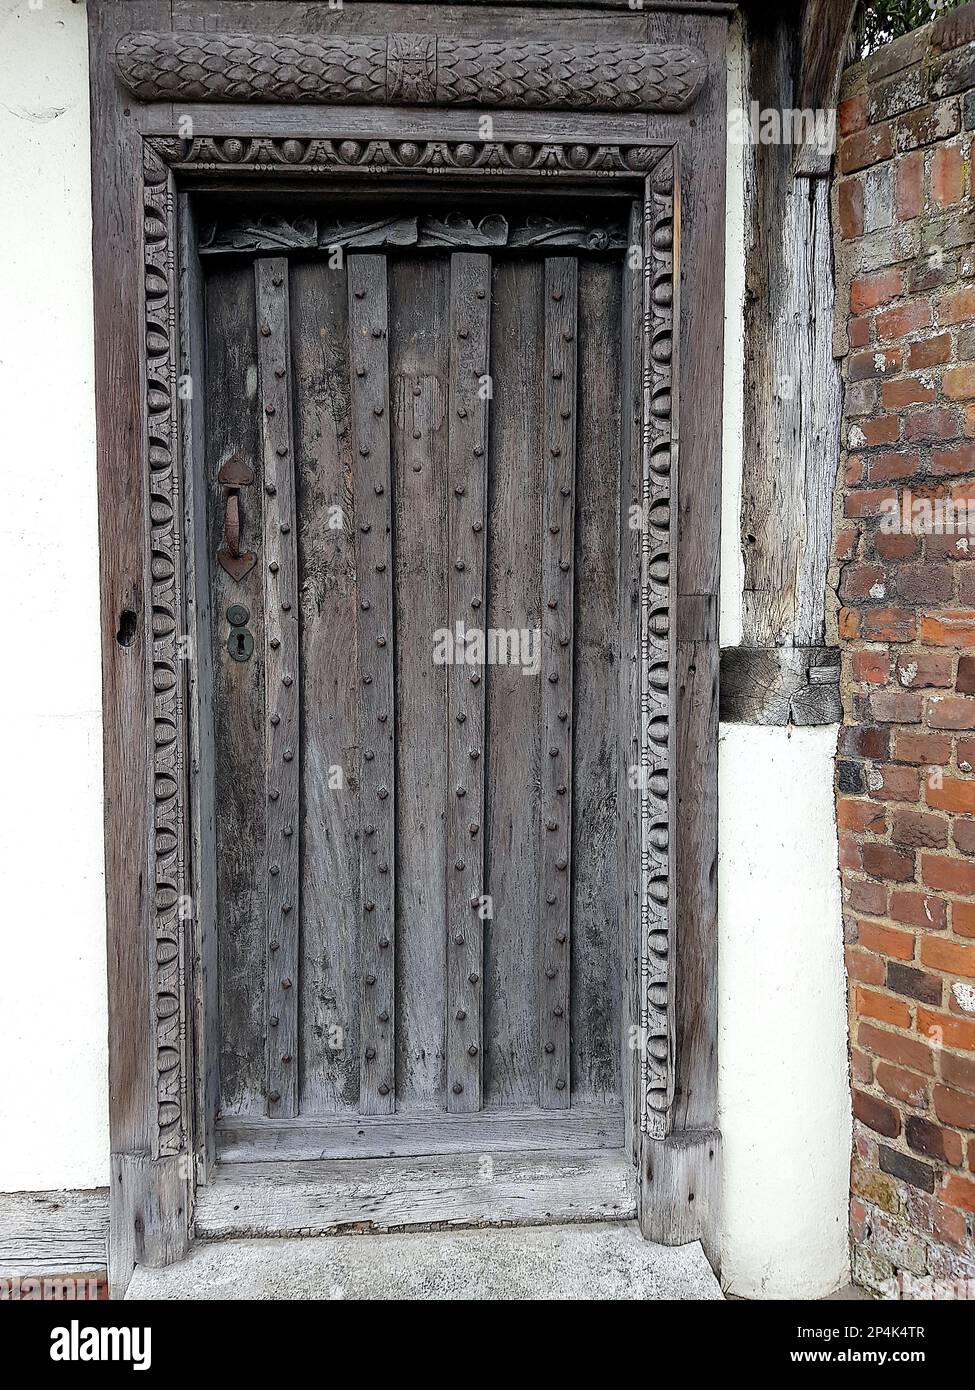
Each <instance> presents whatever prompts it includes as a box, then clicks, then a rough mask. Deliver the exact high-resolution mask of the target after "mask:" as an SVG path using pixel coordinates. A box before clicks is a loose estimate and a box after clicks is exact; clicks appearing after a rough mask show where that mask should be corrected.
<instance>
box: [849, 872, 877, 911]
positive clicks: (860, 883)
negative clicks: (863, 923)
mask: <svg viewBox="0 0 975 1390" xmlns="http://www.w3.org/2000/svg"><path fill="white" fill-rule="evenodd" d="M847 889H848V891H847V897H848V899H849V903H850V906H851V907H852V908H853V910H854V912H866V913H869V914H870V915H871V916H873V917H883V915H884V914H885V912H886V911H887V889H886V888H885V887H884V885H883V884H882V883H871V882H870V880H869V879H866V878H861V879H853V880H851V881H850V882H849V883H848V884H847Z"/></svg>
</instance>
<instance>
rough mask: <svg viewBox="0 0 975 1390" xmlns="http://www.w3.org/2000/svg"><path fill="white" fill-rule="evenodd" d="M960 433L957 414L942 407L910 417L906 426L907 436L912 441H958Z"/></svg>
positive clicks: (922, 411) (921, 411)
mask: <svg viewBox="0 0 975 1390" xmlns="http://www.w3.org/2000/svg"><path fill="white" fill-rule="evenodd" d="M959 432H960V431H959V428H958V415H957V413H956V412H955V411H954V410H944V409H942V408H940V407H935V408H933V409H931V410H919V411H918V412H917V413H916V414H914V415H908V417H907V422H906V424H905V426H904V433H905V436H906V437H907V438H908V439H909V440H912V441H913V440H936V439H957V438H958V435H959Z"/></svg>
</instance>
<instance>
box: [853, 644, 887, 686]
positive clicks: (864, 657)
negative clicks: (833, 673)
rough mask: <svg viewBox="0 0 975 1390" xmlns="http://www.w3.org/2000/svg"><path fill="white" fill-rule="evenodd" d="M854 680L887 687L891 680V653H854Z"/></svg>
mask: <svg viewBox="0 0 975 1390" xmlns="http://www.w3.org/2000/svg"><path fill="white" fill-rule="evenodd" d="M852 664H853V679H854V680H855V681H864V682H866V683H867V684H868V685H886V684H887V681H888V680H889V678H890V668H891V660H890V654H889V652H854V653H853V663H852Z"/></svg>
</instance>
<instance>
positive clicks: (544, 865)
mask: <svg viewBox="0 0 975 1390" xmlns="http://www.w3.org/2000/svg"><path fill="white" fill-rule="evenodd" d="M544 292H545V309H544V315H545V407H544V409H545V423H544V434H543V446H542V457H543V465H542V469H543V482H542V595H543V598H544V603H545V606H544V608H543V609H542V669H541V673H540V674H541V678H542V679H541V703H542V708H541V725H542V735H541V738H542V756H541V759H540V764H539V777H540V782H541V799H540V806H539V809H540V813H541V823H540V833H539V850H538V857H539V875H538V889H539V904H538V922H539V932H538V936H539V940H538V972H539V973H538V1032H539V1090H538V1094H539V1103H540V1104H541V1105H543V1106H547V1107H548V1108H549V1109H567V1108H568V1107H569V1105H570V1103H571V1089H570V1070H569V1024H570V1016H571V1011H570V1003H569V999H570V992H571V980H570V967H571V962H572V949H571V944H570V935H571V925H572V923H571V909H572V892H571V888H570V884H571V882H572V877H571V876H572V866H571V863H570V856H571V852H572V790H573V778H572V725H573V719H572V714H573V706H572V675H573V647H572V644H573V637H574V627H573V617H574V598H575V572H574V561H575V544H574V542H575V487H576V477H575V474H576V456H575V454H576V409H577V370H578V360H579V345H578V336H577V328H576V325H577V299H578V276H577V266H576V261H575V258H574V257H569V256H557V257H556V256H550V257H547V258H546V260H545V291H544Z"/></svg>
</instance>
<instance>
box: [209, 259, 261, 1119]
mask: <svg viewBox="0 0 975 1390" xmlns="http://www.w3.org/2000/svg"><path fill="white" fill-rule="evenodd" d="M206 327H207V392H206V452H205V466H204V475H205V486H206V489H207V499H208V511H209V545H208V550H209V554H210V556H211V565H210V576H211V579H210V583H211V597H212V615H213V626H212V653H213V669H214V687H213V697H212V698H213V709H214V725H215V761H216V767H215V779H216V801H217V805H218V806H219V808H220V814H219V816H218V817H217V860H216V878H217V924H218V925H217V938H218V940H217V967H218V979H219V990H218V993H219V1000H220V1109H221V1111H222V1112H223V1113H224V1114H232V1115H245V1114H246V1115H263V1114H264V1113H265V1104H266V1100H265V1094H266V1078H265V1067H266V1060H265V1054H264V1038H265V1033H266V1023H267V1021H266V1011H265V997H266V996H265V980H266V960H267V927H266V922H267V885H266V879H265V878H264V876H263V874H262V875H261V876H260V877H259V876H258V873H257V868H256V866H257V865H259V864H260V865H263V864H264V862H265V858H266V843H267V841H266V836H267V805H268V803H267V787H266V785H265V728H266V723H265V688H264V687H265V669H264V668H265V660H266V652H267V644H266V638H265V624H264V576H263V566H264V565H265V564H266V563H267V559H266V556H265V547H264V532H263V505H262V502H261V497H262V495H263V487H264V452H263V449H262V448H261V444H260V427H259V424H258V416H257V412H258V403H257V310H256V301H255V296H254V276H253V271H252V270H251V269H250V267H244V266H242V267H239V268H236V269H223V268H220V269H215V270H213V271H211V273H210V274H209V275H208V276H207V280H206ZM235 453H236V454H239V455H240V456H241V458H242V459H243V460H244V461H245V463H247V464H248V465H249V466H250V467H251V468H252V469H253V473H254V481H253V483H252V484H251V485H250V487H248V488H242V489H241V490H240V492H241V497H240V512H241V519H242V526H243V534H244V537H245V539H246V543H247V547H248V548H249V549H250V550H252V551H254V552H255V553H256V555H257V556H258V564H257V565H256V566H255V568H254V569H252V570H251V571H250V573H249V574H247V575H245V577H244V578H243V579H242V580H241V581H240V582H239V583H238V582H235V581H234V580H233V579H231V577H230V575H228V574H227V573H226V571H225V570H224V569H223V568H222V567H221V566H220V565H219V564H217V563H216V559H215V557H216V553H217V549H218V547H219V546H220V544H221V543H222V539H223V525H224V507H225V505H226V498H225V490H224V488H222V487H221V486H220V484H219V483H218V482H217V473H218V472H219V470H220V467H221V465H222V463H223V461H224V460H225V459H227V458H230V457H232V456H233V455H234V454H235ZM235 604H239V605H242V606H243V607H245V608H246V609H247V610H248V611H249V613H250V621H249V623H248V628H249V630H250V632H251V635H252V636H253V638H254V654H253V656H252V657H251V659H250V660H249V661H234V660H232V659H231V656H230V653H229V651H228V649H227V643H228V640H229V637H230V625H229V623H228V621H227V611H228V609H229V608H230V607H231V606H233V605H235Z"/></svg>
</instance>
